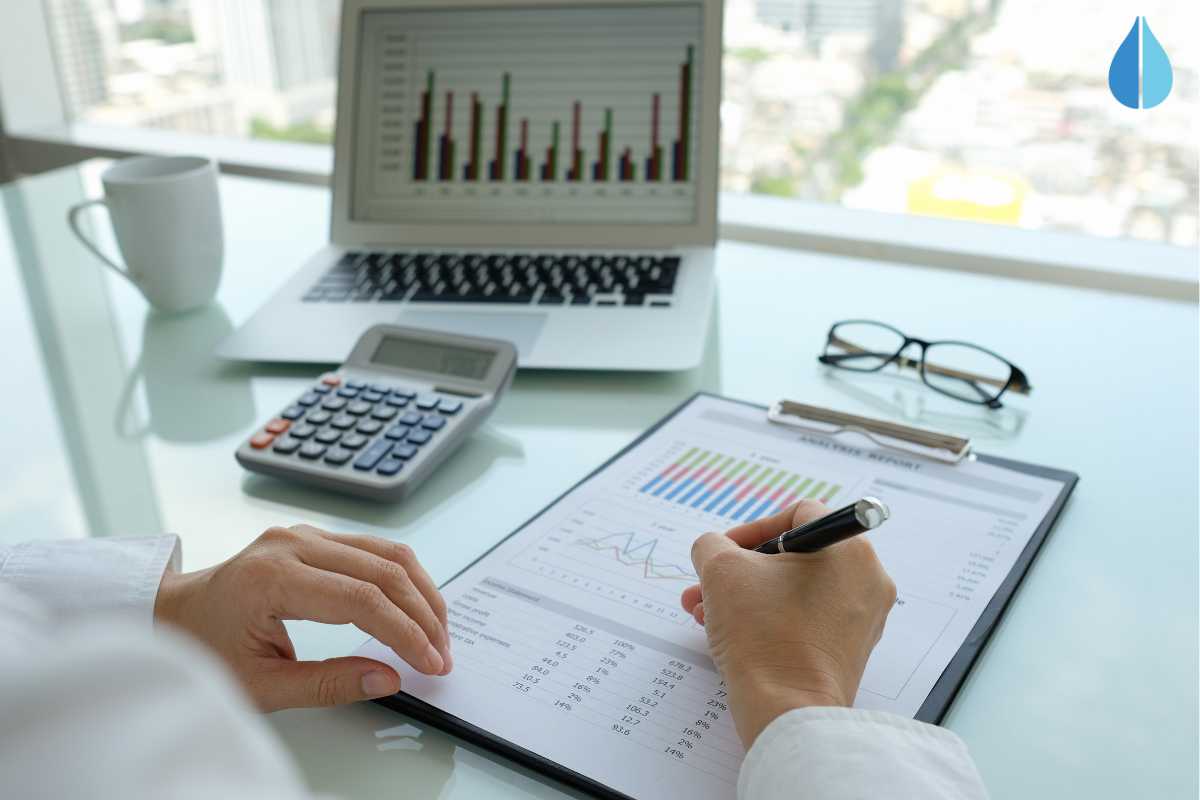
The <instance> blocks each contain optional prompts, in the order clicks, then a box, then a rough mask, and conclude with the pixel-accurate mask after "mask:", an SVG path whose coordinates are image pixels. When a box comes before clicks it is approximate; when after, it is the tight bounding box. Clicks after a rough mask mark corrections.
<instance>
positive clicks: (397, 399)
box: [387, 394, 408, 408]
mask: <svg viewBox="0 0 1200 800" xmlns="http://www.w3.org/2000/svg"><path fill="white" fill-rule="evenodd" d="M387 404H388V405H389V406H395V407H396V408H404V407H405V406H406V405H408V398H407V397H401V396H400V395H398V394H394V395H392V396H391V397H389V398H388V399H387Z"/></svg>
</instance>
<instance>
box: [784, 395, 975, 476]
mask: <svg viewBox="0 0 1200 800" xmlns="http://www.w3.org/2000/svg"><path fill="white" fill-rule="evenodd" d="M767 419H768V420H770V421H771V422H774V423H777V424H779V425H787V426H788V427H790V428H797V429H799V430H804V431H809V432H811V433H819V434H822V435H825V436H837V435H839V434H842V433H857V434H859V435H861V436H865V437H866V438H868V439H870V440H871V441H872V442H874V443H875V444H876V445H878V446H879V447H884V448H887V449H889V450H898V451H900V452H902V453H908V454H911V455H919V456H924V457H926V458H932V459H935V460H937V461H942V462H944V463H947V464H957V463H959V462H960V461H962V460H963V459H965V458H971V457H972V456H971V440H970V439H963V438H961V437H958V436H950V435H948V434H945V433H937V432H936V431H927V430H924V429H922V428H913V427H911V426H908V425H900V424H899V423H895V422H885V421H883V420H878V419H871V418H870V417H860V416H857V415H855V414H847V413H845V412H842V411H833V410H831V409H828V408H821V407H819V406H810V405H805V404H804V403H797V402H795V401H792V400H780V401H778V402H776V403H775V404H774V405H772V406H771V408H770V409H768V410H767Z"/></svg>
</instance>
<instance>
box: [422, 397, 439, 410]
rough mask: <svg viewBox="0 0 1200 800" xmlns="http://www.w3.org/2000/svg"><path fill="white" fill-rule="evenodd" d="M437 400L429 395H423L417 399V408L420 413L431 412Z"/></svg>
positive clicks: (435, 406)
mask: <svg viewBox="0 0 1200 800" xmlns="http://www.w3.org/2000/svg"><path fill="white" fill-rule="evenodd" d="M438 402H439V400H438V398H437V397H435V396H434V395H431V394H423V395H421V396H420V397H418V398H417V408H419V409H421V410H422V411H432V410H433V409H435V408H437V405H438Z"/></svg>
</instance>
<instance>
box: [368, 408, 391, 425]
mask: <svg viewBox="0 0 1200 800" xmlns="http://www.w3.org/2000/svg"><path fill="white" fill-rule="evenodd" d="M371 416H372V417H374V418H375V419H381V420H383V421H384V422H387V421H388V420H389V419H391V418H392V417H394V416H396V409H394V408H392V407H391V406H378V407H376V409H375V410H374V411H372V412H371Z"/></svg>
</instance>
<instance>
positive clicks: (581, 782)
mask: <svg viewBox="0 0 1200 800" xmlns="http://www.w3.org/2000/svg"><path fill="white" fill-rule="evenodd" d="M699 397H709V398H713V399H717V400H722V401H725V402H733V403H737V404H739V405H743V406H746V407H749V408H755V409H758V410H760V411H761V412H763V413H764V414H767V413H768V408H767V407H766V406H763V405H761V404H757V403H751V402H748V401H744V400H737V399H733V398H726V397H723V396H720V395H716V394H712V393H709V392H697V393H696V394H693V395H692V396H690V397H689V398H688V399H687V400H685V401H684V402H682V403H680V404H679V405H678V406H676V407H675V408H674V409H672V410H671V411H670V412H669V413H668V414H667V415H666V416H664V417H663V418H662V419H660V420H659V421H658V422H656V423H655V424H654V425H652V426H651V427H650V428H648V429H647V430H645V431H644V432H643V433H642V434H641V435H639V436H638V437H637V438H636V439H634V440H633V441H632V442H630V443H629V444H628V445H626V446H625V447H624V448H622V449H621V450H620V451H619V452H617V453H615V454H614V455H613V456H612V457H610V458H609V459H608V460H607V461H605V462H604V463H603V464H601V465H600V466H599V467H597V468H596V469H595V470H593V471H592V472H590V473H589V474H588V475H587V476H585V477H584V478H583V479H581V480H580V481H578V482H577V483H576V484H574V485H573V486H571V487H570V488H569V489H567V490H566V491H564V492H563V493H562V494H560V495H559V496H558V497H556V498H555V499H554V500H553V501H552V502H550V503H548V504H547V505H546V506H545V507H544V508H543V509H542V510H540V511H538V512H537V513H536V514H534V515H533V516H532V517H530V518H529V519H528V520H527V521H526V522H525V523H523V524H522V525H521V526H519V527H518V528H517V529H515V530H514V531H513V532H512V533H510V534H509V535H508V536H506V537H504V539H501V540H500V541H499V542H497V543H496V544H495V545H493V546H492V547H490V548H488V550H487V551H485V552H484V553H482V554H481V555H480V556H479V557H478V558H476V559H475V560H474V561H472V562H471V563H470V564H468V565H467V566H465V567H464V568H463V569H462V570H460V571H459V572H458V573H456V574H455V575H454V576H453V577H451V578H450V579H449V580H447V581H446V582H445V583H444V584H442V586H445V585H447V584H449V583H451V582H453V581H454V580H455V579H457V578H458V577H459V576H460V575H462V574H463V573H464V572H466V571H467V570H469V569H471V567H473V566H474V565H475V564H477V563H479V562H480V561H482V560H483V559H485V558H487V557H488V555H489V554H490V553H492V551H494V550H495V549H496V548H498V547H500V546H501V545H502V544H504V542H506V541H508V540H509V539H510V538H512V537H513V536H516V535H517V534H519V533H520V532H521V531H523V530H524V529H525V528H527V527H528V526H529V525H530V524H532V523H533V522H534V521H536V520H538V519H539V518H540V517H541V516H542V515H544V514H545V513H546V512H547V511H548V510H549V509H551V508H553V507H554V506H555V505H556V504H558V503H559V502H560V501H561V500H563V499H564V498H565V497H566V496H567V495H569V494H571V493H572V492H573V491H574V490H575V489H576V488H577V487H579V486H580V485H581V484H583V483H585V482H587V481H588V480H590V479H591V478H593V477H595V476H596V475H598V474H600V473H601V472H603V471H605V470H606V469H608V468H609V467H610V466H611V465H612V464H613V463H614V462H616V461H617V460H618V459H620V458H621V456H622V455H624V454H625V453H627V452H629V451H630V450H631V449H633V448H635V447H637V446H638V445H639V444H641V443H642V442H643V441H645V440H646V439H647V438H648V437H649V436H651V435H652V434H653V433H655V432H656V431H657V430H659V429H660V428H662V427H663V426H664V425H666V424H667V423H668V422H670V421H671V420H672V419H673V418H674V417H675V416H676V415H678V414H679V413H680V412H681V411H682V410H683V409H685V408H686V407H687V406H688V405H689V404H691V403H692V402H693V401H695V400H696V399H697V398H699ZM777 405H778V404H777ZM810 408H813V407H810ZM860 419H866V418H860ZM876 422H881V421H876ZM881 424H891V423H881ZM967 450H968V451H969V447H968V448H967ZM967 456H968V453H967V452H964V453H963V457H964V458H965V457H967ZM969 456H970V458H973V459H977V460H979V461H981V462H984V463H988V464H992V465H995V466H998V467H1001V468H1004V469H1008V470H1012V471H1015V472H1021V473H1025V474H1029V475H1036V476H1039V477H1043V478H1047V479H1049V480H1052V481H1055V482H1058V483H1060V484H1061V488H1060V490H1059V491H1058V493H1057V495H1056V496H1055V497H1054V499H1053V501H1052V502H1051V504H1050V506H1049V509H1048V511H1047V512H1046V514H1045V515H1044V516H1043V518H1042V520H1041V521H1040V522H1039V523H1038V525H1037V527H1036V529H1035V531H1034V532H1033V534H1032V535H1031V537H1030V539H1029V541H1028V542H1027V543H1026V545H1025V547H1024V548H1023V549H1022V551H1021V553H1020V554H1019V556H1018V557H1017V558H1016V560H1015V562H1014V564H1013V567H1012V569H1010V570H1009V572H1008V573H1007V575H1006V576H1005V577H1004V579H1003V580H1002V581H1001V583H1000V586H999V587H998V588H997V589H996V591H995V593H994V595H993V596H992V598H991V600H990V601H989V602H988V604H987V605H986V607H985V609H984V611H983V612H982V614H981V615H980V617H979V619H978V620H977V621H976V623H975V625H974V626H973V627H972V629H971V631H970V634H969V635H968V636H967V638H966V640H965V642H964V643H963V645H962V646H961V647H960V648H959V649H958V651H957V652H956V653H955V655H954V657H953V658H952V659H951V661H950V663H949V664H948V665H947V666H946V668H945V669H944V670H943V672H942V674H941V676H940V678H939V679H938V680H937V681H936V683H935V684H934V686H933V689H932V690H931V691H930V693H929V695H928V696H927V697H926V699H925V702H924V703H923V704H922V705H921V707H920V709H919V710H918V712H917V713H916V715H915V716H914V718H915V719H917V720H920V721H922V722H928V723H932V724H938V723H940V722H941V720H942V719H943V718H944V717H945V715H946V713H947V711H948V710H949V708H950V706H951V704H952V703H953V701H954V699H955V697H956V696H957V694H958V692H959V690H960V689H961V687H962V684H963V682H964V680H965V678H966V676H967V674H968V673H969V672H970V670H971V667H972V666H973V665H974V664H975V662H976V660H977V659H978V658H979V656H980V654H981V653H982V652H983V649H984V647H985V646H986V644H987V642H988V639H989V638H990V637H991V635H992V633H993V631H994V630H995V628H996V625H997V623H998V622H999V620H1000V618H1001V616H1002V615H1003V613H1004V610H1005V609H1006V608H1007V607H1008V605H1009V603H1010V602H1011V601H1012V598H1013V596H1014V595H1015V593H1016V590H1017V587H1018V586H1019V585H1020V583H1021V581H1022V580H1023V579H1024V577H1025V575H1026V573H1027V572H1028V570H1029V567H1030V565H1031V564H1032V563H1033V560H1034V559H1035V558H1036V557H1037V554H1038V552H1039V551H1040V550H1041V547H1042V545H1043V544H1044V543H1045V540H1046V538H1047V536H1048V535H1049V533H1050V531H1051V530H1052V529H1053V527H1054V524H1055V522H1057V520H1058V517H1059V515H1060V514H1061V513H1062V510H1063V508H1064V506H1065V505H1066V503H1067V500H1068V498H1069V497H1070V495H1071V493H1072V491H1073V490H1074V488H1075V485H1076V484H1077V483H1078V481H1079V476H1078V475H1077V474H1076V473H1074V472H1069V471H1066V470H1060V469H1054V468H1050V467H1044V466H1039V465H1035V464H1028V463H1024V462H1019V461H1014V460H1011V459H1005V458H999V457H995V456H988V455H983V454H975V453H969ZM373 702H376V703H379V704H380V705H383V706H385V707H387V708H390V709H392V710H394V711H398V712H400V713H403V714H405V715H407V716H409V717H411V718H412V719H414V720H416V721H418V722H421V723H425V724H428V725H431V726H433V727H435V728H438V729H439V730H442V731H444V732H446V733H448V734H450V735H452V736H455V737H457V738H459V739H460V740H462V741H464V742H466V743H468V744H470V745H473V746H475V747H478V748H480V749H483V750H486V751H488V752H491V753H494V754H496V755H500V756H503V757H505V758H507V759H509V760H511V761H513V762H515V763H517V764H519V765H521V766H522V767H525V768H527V769H530V770H533V771H534V772H537V773H539V774H542V775H545V776H547V777H550V778H553V779H555V780H557V781H559V782H561V783H563V784H565V785H566V786H569V787H571V788H573V789H576V790H580V791H583V792H585V793H587V794H589V795H592V796H595V797H600V798H604V800H647V798H634V797H631V796H630V795H627V794H624V793H622V792H620V791H617V790H615V789H613V788H612V787H610V786H607V785H605V784H604V783H602V782H600V781H598V780H595V779H593V778H591V777H589V776H587V775H583V774H581V773H579V772H577V771H575V770H573V769H570V768H569V767H566V766H564V765H562V764H560V763H557V762H555V761H553V760H551V759H548V758H546V757H544V756H542V755H540V754H538V753H536V752H533V751H531V750H529V749H527V748H525V747H522V746H520V745H518V744H516V743H514V742H511V741H508V740H507V739H504V738H502V737H500V736H497V735H495V734H493V733H491V732H489V731H487V730H484V729H482V728H480V727H478V726H476V725H474V724H472V723H470V722H468V721H466V720H464V719H461V718H460V717H457V716H454V715H452V714H450V713H447V712H445V711H443V710H441V709H439V708H436V707H435V706H433V705H430V704H429V703H426V702H424V701H422V700H420V699H417V698H415V697H413V696H411V695H407V694H397V695H393V696H391V697H387V698H381V699H378V700H375V701H373Z"/></svg>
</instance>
